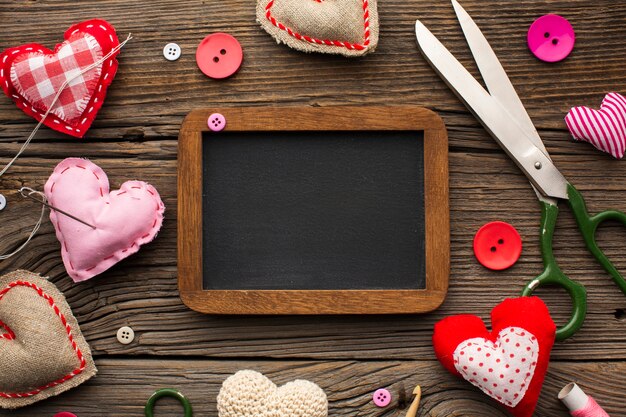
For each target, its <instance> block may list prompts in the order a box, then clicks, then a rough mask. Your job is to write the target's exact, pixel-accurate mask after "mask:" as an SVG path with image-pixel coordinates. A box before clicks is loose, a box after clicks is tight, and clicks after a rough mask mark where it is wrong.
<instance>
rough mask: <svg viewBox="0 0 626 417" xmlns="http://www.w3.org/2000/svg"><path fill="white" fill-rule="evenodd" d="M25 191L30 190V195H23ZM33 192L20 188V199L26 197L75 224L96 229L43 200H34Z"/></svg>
mask: <svg viewBox="0 0 626 417" xmlns="http://www.w3.org/2000/svg"><path fill="white" fill-rule="evenodd" d="M27 190H30V191H31V193H30V194H24V191H27ZM34 192H35V191H34V190H32V189H30V188H28V187H22V188H20V194H21V195H22V197H27V198H30V199H31V200H34V201H36V202H38V203H40V204H43V205H44V206H46V207H48V208H49V209H50V210H54V211H56V212H59V213H61V214H63V215H65V216H67V217H69V218H71V219H74V220H76V221H77V222H80V223H82V224H84V225H86V226H89V227H91V228H92V229H94V230H95V229H96V226H93V225H91V224H89V223H87V222H86V221H83V220H81V219H79V218H78V217H75V216H72V215H71V214H69V213H67V212H65V211H63V210H61V209H58V208H56V207H53V206H51V205H50V204H48V203H47V202H46V201H45V200H39V199H36V198H35V197H33V196H32V195H31V194H33V193H34Z"/></svg>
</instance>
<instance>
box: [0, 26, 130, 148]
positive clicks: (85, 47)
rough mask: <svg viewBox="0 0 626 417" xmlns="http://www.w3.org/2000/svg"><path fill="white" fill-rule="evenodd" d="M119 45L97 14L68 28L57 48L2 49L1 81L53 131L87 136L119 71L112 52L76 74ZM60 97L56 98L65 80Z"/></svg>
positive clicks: (9, 92)
mask: <svg viewBox="0 0 626 417" xmlns="http://www.w3.org/2000/svg"><path fill="white" fill-rule="evenodd" d="M118 45H119V41H118V39H117V35H116V34H115V29H114V28H113V27H112V26H111V25H109V24H108V23H107V22H106V21H104V20H99V19H94V20H88V21H86V22H83V23H79V24H76V25H74V26H72V27H70V28H69V29H68V30H67V31H66V32H65V41H64V42H63V43H61V44H59V45H57V47H56V49H55V50H54V51H50V50H49V49H46V48H45V47H44V46H42V45H39V44H36V43H31V44H26V45H22V46H18V47H15V48H9V49H7V50H6V51H4V52H3V53H2V54H0V85H1V86H2V89H3V90H4V93H5V94H6V95H7V96H8V97H10V98H12V99H13V101H14V102H15V104H17V106H18V107H19V108H21V109H22V110H23V111H24V112H25V113H26V114H28V115H30V116H32V117H34V118H35V119H37V120H41V119H42V118H43V116H44V114H45V113H46V112H47V111H48V109H50V107H51V106H52V110H51V113H50V114H49V115H48V116H47V117H46V119H45V120H44V123H45V124H46V125H47V126H48V127H50V128H52V129H55V130H58V131H60V132H63V133H67V134H69V135H72V136H75V137H83V136H84V134H85V133H86V132H87V130H88V129H89V127H90V126H91V123H92V122H93V120H94V118H95V117H96V114H97V113H98V110H100V107H101V106H102V103H103V101H104V98H105V96H106V90H107V88H108V86H109V85H110V84H111V81H112V80H113V77H114V76H115V72H116V71H117V60H116V59H115V56H116V55H117V53H115V54H113V55H112V56H111V57H110V58H108V59H107V60H106V61H104V62H103V63H102V64H100V65H98V66H96V67H95V68H93V69H91V70H89V71H87V72H85V73H84V74H82V75H80V76H78V77H76V78H74V77H75V76H76V75H77V74H79V73H80V72H81V71H82V70H83V69H85V68H87V67H89V66H90V65H92V64H94V63H96V62H97V61H99V60H100V59H101V58H102V57H103V56H105V55H107V54H108V53H109V52H110V51H111V50H112V49H114V48H115V47H116V46H118ZM70 79H71V80H72V81H71V82H70V83H69V84H68V85H67V86H66V87H65V89H63V92H62V93H61V94H60V96H59V98H58V100H57V102H56V103H55V104H54V105H52V103H53V100H54V98H55V96H56V94H57V93H58V91H59V90H60V89H61V87H62V85H63V84H64V83H65V82H66V81H67V80H70Z"/></svg>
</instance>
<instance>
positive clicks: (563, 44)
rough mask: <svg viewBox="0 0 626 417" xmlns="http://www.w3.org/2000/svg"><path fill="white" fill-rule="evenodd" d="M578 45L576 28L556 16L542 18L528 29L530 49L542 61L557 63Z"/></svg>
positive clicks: (548, 15) (550, 15)
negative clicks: (575, 44)
mask: <svg viewBox="0 0 626 417" xmlns="http://www.w3.org/2000/svg"><path fill="white" fill-rule="evenodd" d="M574 43H576V34H575V33H574V28H573V27H572V25H571V24H570V23H569V22H568V21H567V19H565V18H564V17H561V16H559V15H556V14H547V15H545V16H541V17H540V18H539V19H537V20H535V22H534V23H533V24H532V25H531V26H530V29H528V47H529V48H530V50H531V51H532V53H533V54H534V55H535V56H536V57H537V58H539V59H540V60H542V61H546V62H557V61H561V60H563V59H565V58H566V57H567V56H568V55H569V54H570V52H572V49H574Z"/></svg>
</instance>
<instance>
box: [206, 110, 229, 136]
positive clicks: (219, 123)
mask: <svg viewBox="0 0 626 417" xmlns="http://www.w3.org/2000/svg"><path fill="white" fill-rule="evenodd" d="M207 124H208V125H209V129H211V130H212V131H214V132H219V131H220V130H224V128H225V127H226V118H225V117H224V116H222V115H221V114H220V113H213V114H212V115H210V116H209V120H208V121H207Z"/></svg>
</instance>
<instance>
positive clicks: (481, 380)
mask: <svg viewBox="0 0 626 417" xmlns="http://www.w3.org/2000/svg"><path fill="white" fill-rule="evenodd" d="M538 358H539V344H538V343H537V338H536V337H535V336H534V335H533V334H532V333H530V332H528V331H526V330H524V329H522V328H520V327H507V328H506V329H503V330H502V331H500V333H499V334H498V337H497V340H496V341H495V342H492V341H491V340H486V339H484V338H482V337H476V338H473V339H469V340H467V341H465V342H463V343H461V344H460V345H459V346H457V348H456V350H455V351H454V364H455V367H456V370H457V371H458V372H459V373H460V374H461V375H463V378H465V379H466V380H468V381H469V382H471V383H472V384H474V385H476V386H477V387H478V388H480V389H481V390H482V391H483V392H484V393H485V394H487V395H489V396H490V397H492V398H495V399H497V400H498V401H500V402H502V403H504V404H506V405H508V406H511V407H515V406H516V405H517V404H518V403H519V402H520V401H521V400H522V398H524V394H526V391H527V390H528V386H529V381H530V380H531V379H532V378H533V375H534V374H535V368H536V366H537V359H538Z"/></svg>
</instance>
